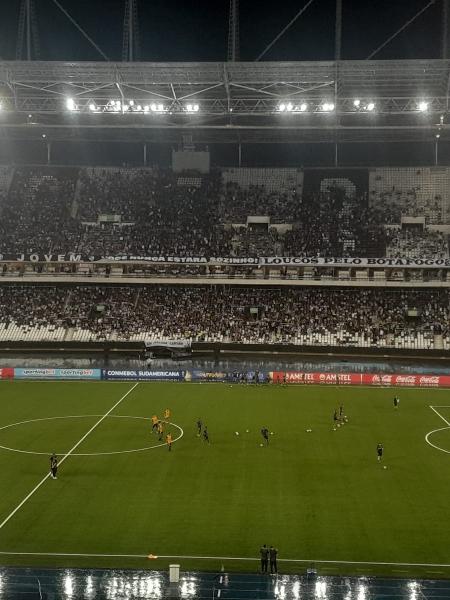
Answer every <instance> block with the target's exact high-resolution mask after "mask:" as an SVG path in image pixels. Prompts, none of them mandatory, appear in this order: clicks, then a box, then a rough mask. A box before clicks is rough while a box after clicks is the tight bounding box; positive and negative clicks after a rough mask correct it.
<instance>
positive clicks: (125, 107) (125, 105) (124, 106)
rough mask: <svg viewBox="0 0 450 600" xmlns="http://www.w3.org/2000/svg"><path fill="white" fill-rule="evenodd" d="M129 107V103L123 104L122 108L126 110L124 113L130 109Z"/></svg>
mask: <svg viewBox="0 0 450 600" xmlns="http://www.w3.org/2000/svg"><path fill="white" fill-rule="evenodd" d="M129 108H130V107H129V106H128V104H124V105H123V106H122V110H123V112H124V113H125V112H127V110H128V109H129Z"/></svg>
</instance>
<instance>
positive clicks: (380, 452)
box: [377, 444, 384, 462]
mask: <svg viewBox="0 0 450 600" xmlns="http://www.w3.org/2000/svg"><path fill="white" fill-rule="evenodd" d="M383 452H384V448H383V444H378V445H377V460H378V462H381V459H382V458H383Z"/></svg>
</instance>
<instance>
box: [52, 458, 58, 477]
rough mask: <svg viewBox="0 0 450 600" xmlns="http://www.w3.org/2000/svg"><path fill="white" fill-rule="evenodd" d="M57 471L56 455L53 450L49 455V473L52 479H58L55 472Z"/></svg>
mask: <svg viewBox="0 0 450 600" xmlns="http://www.w3.org/2000/svg"><path fill="white" fill-rule="evenodd" d="M57 472H58V457H57V456H56V454H55V453H54V452H53V454H52V455H51V456H50V473H51V475H52V479H58V478H57V476H56V474H57Z"/></svg>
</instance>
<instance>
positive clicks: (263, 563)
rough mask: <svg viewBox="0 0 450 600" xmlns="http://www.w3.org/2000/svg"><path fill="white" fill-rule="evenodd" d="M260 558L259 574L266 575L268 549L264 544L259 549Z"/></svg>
mask: <svg viewBox="0 0 450 600" xmlns="http://www.w3.org/2000/svg"><path fill="white" fill-rule="evenodd" d="M259 554H260V556H261V573H267V566H268V564H269V548H267V546H266V545H265V544H263V545H262V546H261V548H260V549H259Z"/></svg>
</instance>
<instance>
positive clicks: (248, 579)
mask: <svg viewBox="0 0 450 600" xmlns="http://www.w3.org/2000/svg"><path fill="white" fill-rule="evenodd" d="M158 598H180V599H183V600H188V599H194V598H200V599H202V598H205V599H209V600H214V599H216V598H217V599H220V600H270V599H275V598H276V599H280V600H448V599H450V580H438V581H431V580H410V579H382V578H365V577H320V576H318V577H316V576H314V575H312V576H306V575H305V576H297V575H278V576H270V575H269V576H263V575H250V574H239V573H233V574H227V573H219V574H213V573H182V574H181V575H180V580H179V583H177V584H170V583H169V577H168V574H167V573H166V572H158V571H131V570H126V571H125V570H124V571H122V570H91V569H19V568H9V569H6V568H5V569H2V568H0V600H81V599H83V600H138V599H139V600H140V599H142V600H146V599H158Z"/></svg>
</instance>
